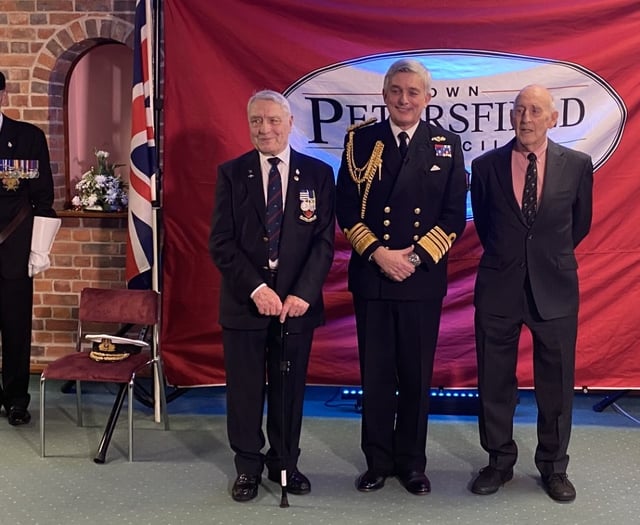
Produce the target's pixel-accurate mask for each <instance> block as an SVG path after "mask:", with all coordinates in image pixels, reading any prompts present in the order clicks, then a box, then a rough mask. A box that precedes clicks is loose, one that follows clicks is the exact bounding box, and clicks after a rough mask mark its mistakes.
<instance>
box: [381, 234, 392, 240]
mask: <svg viewBox="0 0 640 525" xmlns="http://www.w3.org/2000/svg"><path fill="white" fill-rule="evenodd" d="M382 238H383V239H384V240H385V241H388V240H389V239H390V238H391V236H390V235H389V234H388V233H385V234H384V235H383V236H382Z"/></svg>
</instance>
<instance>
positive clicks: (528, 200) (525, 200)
mask: <svg viewBox="0 0 640 525" xmlns="http://www.w3.org/2000/svg"><path fill="white" fill-rule="evenodd" d="M527 158H528V159H529V165H528V166H527V173H526V175H525V178H524V190H523V192H522V214H523V215H524V218H525V220H526V221H527V224H528V225H529V226H531V225H532V224H533V221H534V220H535V219H536V211H537V207H538V167H537V165H536V154H535V153H529V155H527Z"/></svg>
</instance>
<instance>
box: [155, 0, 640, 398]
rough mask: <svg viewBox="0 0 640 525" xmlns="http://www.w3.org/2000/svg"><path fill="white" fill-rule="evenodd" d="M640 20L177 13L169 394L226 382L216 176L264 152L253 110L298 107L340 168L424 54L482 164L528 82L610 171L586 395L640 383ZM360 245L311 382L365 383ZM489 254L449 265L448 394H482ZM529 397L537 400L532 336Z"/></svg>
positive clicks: (330, 292) (601, 5) (272, 7)
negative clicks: (355, 307) (256, 99)
mask: <svg viewBox="0 0 640 525" xmlns="http://www.w3.org/2000/svg"><path fill="white" fill-rule="evenodd" d="M638 29H640V10H638V8H637V1H636V0H573V1H569V0H560V1H558V2H554V3H553V5H552V6H551V5H549V6H546V5H543V4H542V3H540V2H533V1H531V0H523V1H522V2H519V3H517V4H514V5H510V6H508V7H504V6H498V5H497V4H496V3H495V2H490V1H482V0H461V1H459V2H456V4H455V8H454V7H450V8H447V7H442V6H439V7H425V2H422V1H420V0H404V1H403V2H400V4H398V3H397V2H396V3H395V5H391V3H389V2H382V1H379V0H373V1H371V0H350V1H345V2H339V3H332V4H327V3H326V2H321V1H319V0H316V1H313V0H312V1H308V2H298V1H295V0H265V1H263V2H260V3H254V2H250V1H248V0H238V1H235V2H230V3H227V4H226V5H225V7H224V9H221V8H220V7H219V6H216V5H214V4H213V3H211V2H210V1H209V0H189V1H186V0H182V1H180V0H166V1H165V83H164V87H165V103H164V108H165V121H164V124H165V127H164V139H163V144H164V172H163V176H164V179H163V210H162V215H163V221H164V232H165V236H164V250H163V254H162V270H163V272H162V280H163V323H162V334H161V343H162V349H163V355H164V359H165V364H166V370H167V376H168V380H169V382H170V383H172V384H175V385H182V386H185V385H207V384H219V383H222V382H224V369H223V364H222V347H221V333H220V327H219V325H218V323H217V315H218V291H219V275H218V273H217V271H216V269H215V267H214V265H213V263H212V262H211V260H210V257H209V254H208V249H207V241H208V234H209V226H210V217H211V210H212V208H213V196H214V187H215V177H216V168H217V166H218V164H220V163H221V162H223V161H226V160H228V159H230V158H233V157H235V156H238V155H239V154H241V153H243V152H245V151H247V150H248V149H250V148H251V143H250V141H249V132H248V125H247V120H246V103H247V100H248V98H249V97H250V96H251V94H253V93H254V92H255V91H257V90H259V89H264V88H270V89H275V90H278V91H282V92H285V94H286V95H287V97H288V98H289V100H290V102H291V103H292V107H293V109H294V117H295V122H294V124H295V125H296V128H295V130H294V134H293V135H292V144H293V145H294V147H295V148H296V149H305V150H306V152H307V153H311V154H314V155H316V156H318V157H320V158H323V159H325V160H329V161H331V160H332V159H333V161H334V162H333V164H334V165H335V159H336V158H339V155H340V151H339V149H340V147H341V143H337V141H341V139H342V136H343V135H344V132H345V129H346V125H348V124H349V123H351V122H355V121H359V120H363V119H364V118H366V117H368V116H371V115H374V116H378V117H380V118H384V115H383V109H381V106H382V102H381V100H382V99H381V97H380V96H379V93H380V91H381V87H382V77H381V76H380V75H381V73H382V74H383V73H384V67H385V65H386V64H387V63H388V61H389V60H391V59H395V58H397V57H398V56H402V55H414V56H415V57H417V58H419V59H420V60H422V61H423V62H424V63H425V65H426V66H427V67H429V68H430V69H431V70H432V73H434V85H435V89H436V93H435V94H434V97H433V100H432V103H431V104H430V108H429V110H428V111H429V112H428V114H427V118H429V119H432V120H437V121H438V123H439V124H440V125H443V126H444V127H448V128H449V129H451V130H452V131H455V132H457V133H460V134H461V137H462V139H463V142H464V143H466V144H467V149H466V152H465V163H466V165H467V166H470V164H471V161H472V160H473V158H475V157H476V156H478V155H479V154H480V153H481V152H482V150H483V149H484V150H486V149H488V148H491V147H494V146H495V144H498V145H500V144H502V143H504V142H506V141H507V140H508V139H509V138H511V136H512V134H513V132H512V131H510V129H509V125H508V109H509V104H510V103H511V101H512V100H513V98H514V96H515V93H516V92H517V90H519V89H520V88H521V87H524V85H525V84H528V83H533V82H536V83H541V84H543V85H546V86H547V87H549V88H551V89H552V90H553V92H554V96H555V97H556V100H557V103H559V108H558V109H559V111H560V113H561V119H560V123H561V125H560V126H559V127H558V129H557V130H552V132H551V133H550V136H551V138H552V139H554V140H557V141H559V142H563V143H565V144H566V145H568V146H570V147H575V148H576V149H582V150H583V151H587V152H588V153H590V154H591V155H592V157H593V159H594V164H595V165H596V167H597V168H598V169H597V171H596V174H595V185H594V220H593V227H592V231H591V233H590V234H589V235H588V236H587V238H586V239H585V241H583V243H582V244H581V245H580V246H579V248H578V260H579V265H580V269H579V272H580V286H581V308H580V317H579V322H580V326H579V334H578V349H577V374H576V381H577V385H576V386H578V387H581V386H587V387H589V388H634V387H639V386H640V360H638V359H636V356H635V344H636V340H637V339H638V336H639V335H640V328H639V327H640V309H639V308H636V307H635V300H636V296H637V294H638V292H639V290H638V288H639V282H640V265H638V264H637V261H638V259H639V257H638V256H639V252H640V247H639V244H640V228H638V227H637V224H640V206H637V205H636V203H635V199H636V196H637V195H638V194H639V192H638V186H639V183H638V166H639V165H640V151H639V150H638V148H637V145H636V142H637V137H639V136H640V117H638V116H637V113H638V109H639V108H640V92H639V91H638V88H637V86H638V85H639V84H640V76H639V73H638V70H637V66H636V61H637V52H638V49H640V31H639V30H638ZM349 252H350V248H349V246H348V245H347V243H346V241H345V240H344V238H343V236H342V234H341V233H340V232H336V254H335V261H334V265H333V268H332V271H331V273H330V276H329V279H328V282H327V283H326V286H325V288H324V293H325V302H326V307H327V325H326V326H324V327H322V328H321V329H319V330H317V332H316V337H315V342H314V347H313V351H312V355H311V364H310V370H309V376H308V382H309V383H320V384H340V385H352V384H359V382H360V379H359V371H358V362H357V351H356V341H355V325H354V319H353V313H352V307H351V296H350V294H349V293H348V292H347V290H346V267H347V262H348V258H349ZM479 256H480V246H479V242H478V240H477V237H476V233H475V231H474V228H473V223H472V221H469V223H468V225H467V228H466V230H465V232H464V234H463V235H462V237H461V239H460V240H459V241H457V242H456V244H455V245H454V248H453V250H452V253H451V258H450V263H449V274H450V281H449V293H448V296H447V298H446V301H445V309H444V313H443V318H442V324H441V330H440V339H439V344H438V351H437V354H436V368H435V372H434V381H433V384H434V385H435V386H443V387H474V386H475V384H476V364H475V349H474V338H473V306H472V298H473V284H474V279H475V272H476V268H477V265H478V260H479ZM521 343H522V344H521V355H520V361H519V368H518V377H519V384H520V386H522V387H527V386H531V385H532V360H531V338H530V336H529V334H528V333H527V332H526V331H525V332H524V333H523V337H522V341H521Z"/></svg>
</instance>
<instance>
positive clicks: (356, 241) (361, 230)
mask: <svg viewBox="0 0 640 525" xmlns="http://www.w3.org/2000/svg"><path fill="white" fill-rule="evenodd" d="M344 234H345V236H346V237H347V240H348V241H349V242H350V243H351V246H353V249H354V250H355V251H356V253H357V254H358V255H362V254H363V253H364V252H365V250H366V249H367V248H368V247H369V246H371V245H372V244H373V243H374V242H376V241H377V240H378V238H377V237H376V236H375V235H374V234H373V232H372V231H371V230H370V229H369V228H368V227H367V225H366V224H364V223H363V222H358V223H356V224H354V225H353V227H352V228H351V229H348V228H345V229H344Z"/></svg>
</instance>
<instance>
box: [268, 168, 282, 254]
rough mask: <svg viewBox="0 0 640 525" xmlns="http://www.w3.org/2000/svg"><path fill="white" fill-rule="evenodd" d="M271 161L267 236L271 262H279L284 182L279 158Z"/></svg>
mask: <svg viewBox="0 0 640 525" xmlns="http://www.w3.org/2000/svg"><path fill="white" fill-rule="evenodd" d="M268 160H269V164H271V169H270V170H269V180H268V182H267V235H268V237H269V260H271V261H277V260H278V245H279V244H280V226H281V225H282V181H281V180H280V172H279V171H278V163H279V162H280V159H279V158H278V157H272V158H270V159H268Z"/></svg>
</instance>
